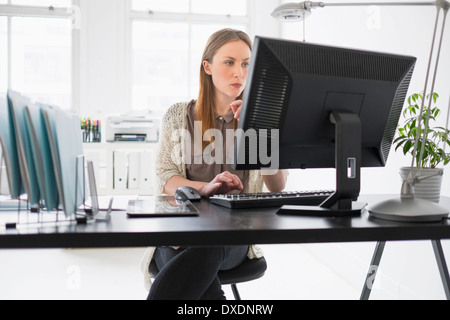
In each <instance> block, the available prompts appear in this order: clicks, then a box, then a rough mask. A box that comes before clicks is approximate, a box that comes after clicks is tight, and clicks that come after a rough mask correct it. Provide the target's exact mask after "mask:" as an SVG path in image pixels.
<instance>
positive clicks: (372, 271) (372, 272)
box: [360, 241, 386, 300]
mask: <svg viewBox="0 0 450 320" xmlns="http://www.w3.org/2000/svg"><path fill="white" fill-rule="evenodd" d="M385 245H386V241H379V242H378V243H377V246H376V247H375V251H374V253H373V257H372V262H371V263H370V267H369V272H367V277H366V281H365V282H364V287H363V290H362V292H361V298H360V299H361V300H369V297H370V292H371V291H372V285H373V283H374V282H375V277H376V275H377V271H378V266H379V265H380V261H381V256H382V255H383V251H384V246H385Z"/></svg>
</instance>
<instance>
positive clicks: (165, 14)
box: [130, 0, 249, 113]
mask: <svg viewBox="0 0 450 320" xmlns="http://www.w3.org/2000/svg"><path fill="white" fill-rule="evenodd" d="M130 18H131V19H130V24H131V28H130V30H131V39H132V40H131V54H130V56H131V64H132V66H131V70H132V71H131V76H130V78H131V101H132V108H133V109H135V110H140V109H141V110H142V109H148V110H152V111H155V112H161V113H162V112H164V111H165V110H167V108H169V107H170V106H171V105H172V104H174V103H176V102H180V101H188V100H190V99H193V98H196V97H197V95H198V81H199V78H198V76H199V71H200V64H201V55H202V52H203V49H204V46H205V44H206V41H207V39H208V37H209V36H210V35H211V34H212V33H213V32H215V31H217V30H219V29H221V28H225V27H231V28H236V29H240V30H243V31H248V28H249V27H248V25H249V19H248V17H247V1H243V0H228V1H211V0H190V1H188V0H174V1H170V2H168V1H165V0H132V2H131V14H130Z"/></svg>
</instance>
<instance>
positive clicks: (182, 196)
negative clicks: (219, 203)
mask: <svg viewBox="0 0 450 320" xmlns="http://www.w3.org/2000/svg"><path fill="white" fill-rule="evenodd" d="M175 199H177V200H180V201H186V200H190V201H200V200H201V199H202V196H201V195H200V193H199V192H198V191H197V190H196V189H194V188H192V187H187V186H184V187H179V188H178V189H177V191H176V192H175Z"/></svg>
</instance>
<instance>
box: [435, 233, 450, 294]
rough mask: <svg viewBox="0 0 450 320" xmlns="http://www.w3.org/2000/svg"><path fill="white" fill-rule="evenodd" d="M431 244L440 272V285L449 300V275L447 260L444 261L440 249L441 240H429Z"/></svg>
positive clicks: (442, 252)
mask: <svg viewBox="0 0 450 320" xmlns="http://www.w3.org/2000/svg"><path fill="white" fill-rule="evenodd" d="M431 243H432V244H433V250H434V255H435V256H436V261H437V264H438V268H439V273H440V274H441V280H442V285H443V286H444V291H445V296H446V297H447V300H450V277H449V275H448V268H447V262H445V256H444V251H443V250H442V244H441V240H431Z"/></svg>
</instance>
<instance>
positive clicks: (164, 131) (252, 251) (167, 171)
mask: <svg viewBox="0 0 450 320" xmlns="http://www.w3.org/2000/svg"><path fill="white" fill-rule="evenodd" d="M189 104H190V103H189V102H184V103H177V104H175V105H173V106H172V107H171V108H169V110H168V111H167V113H166V114H165V116H164V118H163V121H162V124H161V135H160V142H159V146H158V151H157V155H156V159H157V161H156V178H157V189H156V190H157V192H156V193H157V194H158V195H162V193H163V189H164V186H165V185H166V183H167V181H168V180H169V179H170V178H171V177H173V176H181V177H183V178H186V165H185V163H186V161H185V160H186V155H185V144H184V141H185V140H184V139H185V133H186V130H187V129H186V128H187V126H186V120H187V116H186V115H187V108H188V106H189ZM262 190H263V179H262V176H261V173H260V171H251V172H250V179H249V192H261V191H262ZM155 249H156V248H155V247H150V248H148V249H147V250H146V252H145V254H144V258H143V260H142V263H141V270H142V272H143V273H144V285H145V288H146V290H147V291H149V290H150V287H151V284H152V280H151V276H150V272H149V265H150V263H151V261H152V259H153V254H154V252H155ZM262 256H263V253H262V250H261V249H260V248H258V247H256V246H253V245H252V246H250V248H249V251H248V258H249V259H255V258H261V257H262Z"/></svg>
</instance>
